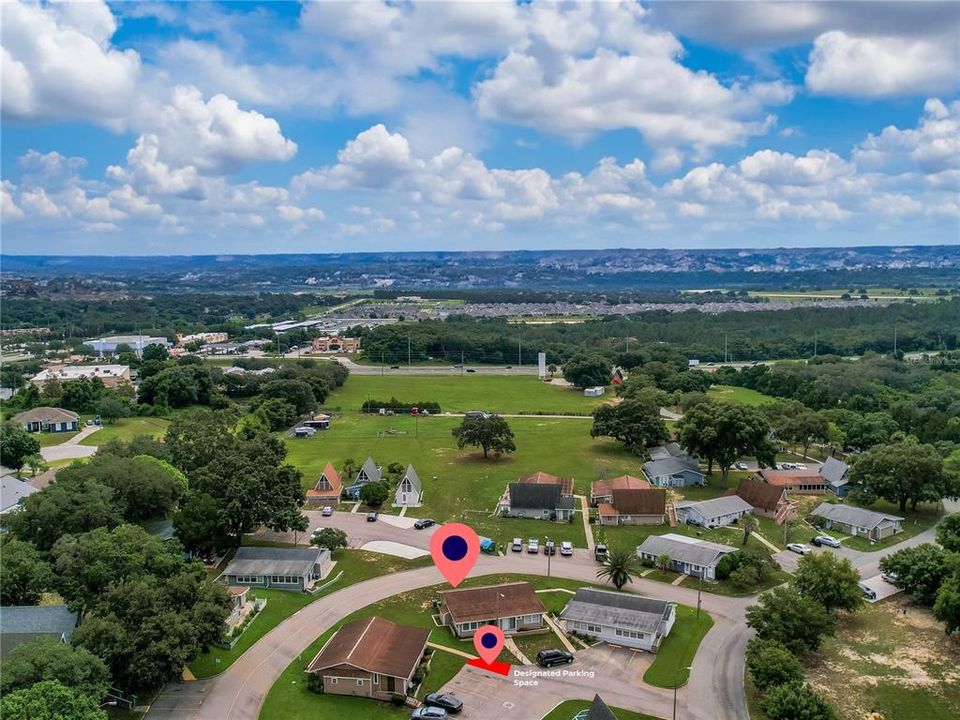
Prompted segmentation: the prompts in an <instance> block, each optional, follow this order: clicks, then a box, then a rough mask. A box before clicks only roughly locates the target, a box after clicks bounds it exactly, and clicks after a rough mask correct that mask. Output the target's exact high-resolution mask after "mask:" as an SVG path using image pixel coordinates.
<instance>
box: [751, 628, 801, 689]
mask: <svg viewBox="0 0 960 720" xmlns="http://www.w3.org/2000/svg"><path fill="white" fill-rule="evenodd" d="M747 668H748V669H749V670H750V676H751V677H752V678H753V683H754V685H756V686H757V688H758V689H759V690H761V691H765V690H768V689H770V688H772V687H776V686H778V685H788V684H790V683H792V682H802V681H803V665H801V664H800V661H799V660H797V658H796V657H795V656H794V655H793V653H791V652H790V651H789V650H788V649H787V648H786V646H785V645H783V644H782V643H779V642H777V641H775V640H760V639H759V638H753V639H752V640H750V642H749V643H748V644H747Z"/></svg>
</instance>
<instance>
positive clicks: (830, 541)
mask: <svg viewBox="0 0 960 720" xmlns="http://www.w3.org/2000/svg"><path fill="white" fill-rule="evenodd" d="M810 542H811V543H813V544H814V545H816V546H817V547H820V546H821V545H826V546H827V547H832V548H838V547H840V541H839V540H837V539H836V538H835V537H830V536H829V535H817V536H816V537H815V538H813V540H811V541H810Z"/></svg>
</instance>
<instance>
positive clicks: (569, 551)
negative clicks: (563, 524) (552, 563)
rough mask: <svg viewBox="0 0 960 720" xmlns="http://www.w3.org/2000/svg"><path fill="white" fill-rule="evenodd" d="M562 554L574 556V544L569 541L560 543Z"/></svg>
mask: <svg viewBox="0 0 960 720" xmlns="http://www.w3.org/2000/svg"><path fill="white" fill-rule="evenodd" d="M560 554H561V555H573V543H572V542H570V541H569V540H564V541H563V542H562V543H560Z"/></svg>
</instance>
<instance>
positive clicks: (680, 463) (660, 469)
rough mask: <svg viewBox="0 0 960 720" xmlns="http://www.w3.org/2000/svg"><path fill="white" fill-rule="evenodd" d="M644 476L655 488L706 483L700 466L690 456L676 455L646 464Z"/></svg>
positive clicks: (644, 465)
mask: <svg viewBox="0 0 960 720" xmlns="http://www.w3.org/2000/svg"><path fill="white" fill-rule="evenodd" d="M643 474H644V476H645V477H646V479H647V481H648V482H649V483H650V484H651V485H653V486H655V487H686V486H688V485H704V484H705V483H706V479H705V477H704V474H703V472H701V470H700V465H699V464H698V463H697V461H696V460H695V459H694V458H692V457H690V456H689V455H676V456H671V457H667V458H663V459H662V460H650V461H648V462H645V463H644V464H643Z"/></svg>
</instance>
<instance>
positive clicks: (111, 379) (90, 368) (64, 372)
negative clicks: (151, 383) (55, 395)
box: [30, 365, 130, 390]
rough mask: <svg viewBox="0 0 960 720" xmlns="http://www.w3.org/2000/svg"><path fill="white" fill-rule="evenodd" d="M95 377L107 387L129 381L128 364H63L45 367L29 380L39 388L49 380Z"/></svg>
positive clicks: (65, 380)
mask: <svg viewBox="0 0 960 720" xmlns="http://www.w3.org/2000/svg"><path fill="white" fill-rule="evenodd" d="M94 378H97V379H99V380H100V382H102V383H103V384H104V385H105V386H107V387H116V386H117V385H122V384H123V383H128V382H130V366H129V365H65V366H63V367H54V368H47V369H46V370H41V371H40V372H38V373H37V374H36V375H34V376H33V377H32V378H31V379H30V382H32V383H33V384H34V385H36V386H37V387H38V388H39V389H41V390H42V389H43V386H44V385H45V384H46V383H47V382H49V381H50V380H57V381H59V382H69V381H71V380H93V379H94Z"/></svg>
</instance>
